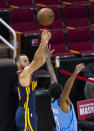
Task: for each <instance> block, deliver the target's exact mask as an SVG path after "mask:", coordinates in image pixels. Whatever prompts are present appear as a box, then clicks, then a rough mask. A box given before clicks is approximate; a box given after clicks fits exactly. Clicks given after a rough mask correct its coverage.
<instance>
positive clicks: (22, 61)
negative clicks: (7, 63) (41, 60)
mask: <svg viewBox="0 0 94 131" xmlns="http://www.w3.org/2000/svg"><path fill="white" fill-rule="evenodd" d="M19 63H20V67H21V68H22V69H24V68H25V67H26V66H28V65H29V59H28V57H27V56H20V60H19Z"/></svg>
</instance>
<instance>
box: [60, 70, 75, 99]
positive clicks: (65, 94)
mask: <svg viewBox="0 0 94 131" xmlns="http://www.w3.org/2000/svg"><path fill="white" fill-rule="evenodd" d="M76 76H77V74H76V73H75V72H74V73H73V75H72V76H71V77H70V78H69V79H68V80H67V82H66V84H65V87H64V90H63V94H62V95H63V98H64V99H66V98H68V97H69V94H70V91H71V88H72V87H73V84H74V81H75V78H76Z"/></svg>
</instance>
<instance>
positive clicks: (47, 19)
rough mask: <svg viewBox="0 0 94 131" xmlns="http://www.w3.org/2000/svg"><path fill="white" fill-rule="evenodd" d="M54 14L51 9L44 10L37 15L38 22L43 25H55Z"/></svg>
mask: <svg viewBox="0 0 94 131" xmlns="http://www.w3.org/2000/svg"><path fill="white" fill-rule="evenodd" d="M54 18H55V15H54V12H53V10H52V9H50V8H42V9H40V10H39V11H38V13H37V20H38V22H39V23H40V24H41V25H44V26H48V25H50V24H52V23H53V21H54Z"/></svg>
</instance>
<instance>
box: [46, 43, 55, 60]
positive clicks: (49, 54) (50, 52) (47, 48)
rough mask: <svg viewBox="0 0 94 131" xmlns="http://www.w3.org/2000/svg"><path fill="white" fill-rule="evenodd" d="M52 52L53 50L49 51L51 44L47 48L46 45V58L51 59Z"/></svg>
mask: <svg viewBox="0 0 94 131" xmlns="http://www.w3.org/2000/svg"><path fill="white" fill-rule="evenodd" d="M54 51H55V49H52V50H51V44H49V46H48V45H47V47H46V49H45V54H46V58H51V57H52V55H53V52H54Z"/></svg>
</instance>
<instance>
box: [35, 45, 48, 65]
mask: <svg viewBox="0 0 94 131" xmlns="http://www.w3.org/2000/svg"><path fill="white" fill-rule="evenodd" d="M34 62H35V63H36V64H37V65H38V66H40V65H43V64H44V63H45V62H46V58H45V47H44V46H42V44H40V46H39V48H38V49H37V51H36V53H35V55H34Z"/></svg>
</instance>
